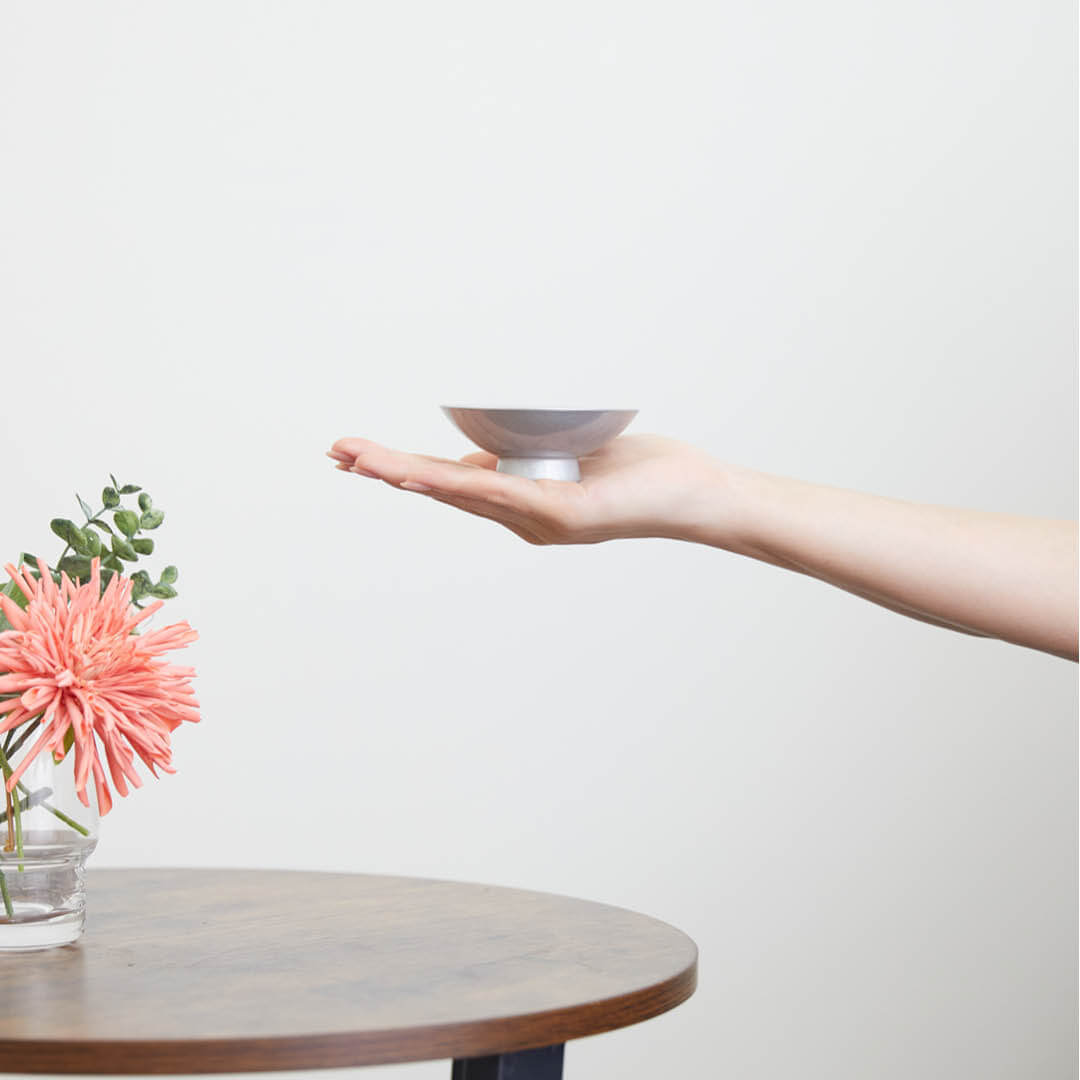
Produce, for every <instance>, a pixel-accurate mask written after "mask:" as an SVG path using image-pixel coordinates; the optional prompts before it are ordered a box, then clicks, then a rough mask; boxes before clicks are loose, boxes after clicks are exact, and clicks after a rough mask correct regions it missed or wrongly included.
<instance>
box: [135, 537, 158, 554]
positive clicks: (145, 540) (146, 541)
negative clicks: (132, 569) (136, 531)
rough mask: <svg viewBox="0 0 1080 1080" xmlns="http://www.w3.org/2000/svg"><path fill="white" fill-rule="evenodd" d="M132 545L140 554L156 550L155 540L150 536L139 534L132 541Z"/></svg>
mask: <svg viewBox="0 0 1080 1080" xmlns="http://www.w3.org/2000/svg"><path fill="white" fill-rule="evenodd" d="M131 546H132V547H133V548H134V549H135V550H136V551H137V552H138V553H139V554H140V555H149V554H151V553H152V552H153V550H154V541H153V540H151V539H150V537H149V536H138V537H136V538H135V539H134V540H132V541H131Z"/></svg>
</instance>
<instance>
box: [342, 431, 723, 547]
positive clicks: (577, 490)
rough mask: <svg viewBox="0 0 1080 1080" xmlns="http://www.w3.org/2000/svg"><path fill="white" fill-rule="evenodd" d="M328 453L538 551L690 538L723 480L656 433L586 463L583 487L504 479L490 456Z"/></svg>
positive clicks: (375, 450) (701, 457)
mask: <svg viewBox="0 0 1080 1080" xmlns="http://www.w3.org/2000/svg"><path fill="white" fill-rule="evenodd" d="M329 454H330V457H332V458H333V459H334V460H335V461H336V462H337V463H338V468H339V469H342V470H343V471H347V472H353V473H356V474H358V475H360V476H367V477H371V478H373V479H377V480H382V481H384V482H385V483H387V484H390V485H392V486H393V487H397V488H401V489H403V490H406V491H414V492H420V493H421V494H423V495H425V496H427V497H429V498H432V499H435V500H437V501H439V502H443V503H447V504H448V505H450V506H456V507H457V508H458V509H460V510H465V511H466V512H468V513H470V514H475V515H477V516H478V517H485V518H489V519H490V520H492V521H497V522H498V523H499V524H500V525H504V526H505V527H506V528H508V529H510V530H511V531H512V532H515V533H517V535H518V536H520V537H521V538H522V539H524V540H527V541H528V542H529V543H530V544H591V543H598V542H599V541H601V540H612V539H616V538H620V537H631V536H672V537H686V536H687V535H688V533H690V532H692V529H693V526H694V522H695V519H696V518H697V516H698V514H697V507H696V503H697V500H698V498H699V496H698V494H697V493H698V492H700V491H702V490H703V489H704V488H705V487H706V486H707V485H706V484H704V483H703V481H704V480H706V479H708V478H712V479H713V480H715V478H716V477H717V475H718V474H719V472H720V467H719V466H718V464H717V463H716V462H715V461H713V460H712V459H711V458H710V457H708V456H707V455H706V454H704V453H702V452H701V451H700V450H696V449H695V448H694V447H691V446H687V445H686V444H685V443H680V442H677V441H676V440H674V439H666V438H662V437H660V436H657V435H624V436H622V437H621V438H618V439H615V440H613V441H612V442H610V443H608V445H607V446H605V447H603V448H602V449H601V450H599V451H597V453H595V454H592V455H590V456H588V457H585V458H582V459H581V481H580V482H579V483H576V484H575V483H567V482H565V481H561V480H528V479H525V478H524V477H520V476H509V475H506V474H505V473H500V472H496V471H495V466H496V464H497V459H496V458H495V456H494V455H493V454H488V453H486V452H480V453H475V454H469V455H468V456H466V457H464V458H462V459H461V461H450V460H447V459H445V458H437V457H428V456H426V455H423V454H406V453H402V452H400V451H397V450H391V449H389V448H387V447H384V446H380V445H379V444H378V443H373V442H370V441H368V440H367V439H358V438H346V439H339V440H338V441H337V442H336V443H334V445H333V448H332V449H331V450H330V451H329Z"/></svg>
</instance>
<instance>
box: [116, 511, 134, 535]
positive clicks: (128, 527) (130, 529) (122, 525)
mask: <svg viewBox="0 0 1080 1080" xmlns="http://www.w3.org/2000/svg"><path fill="white" fill-rule="evenodd" d="M113 521H114V522H115V524H116V527H117V528H118V529H119V530H120V531H121V532H122V533H123V534H124V535H125V536H127V537H132V536H134V535H135V534H136V533H137V532H138V531H139V515H138V514H136V513H135V511H134V510H117V511H116V513H115V514H113Z"/></svg>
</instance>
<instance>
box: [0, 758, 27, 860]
mask: <svg viewBox="0 0 1080 1080" xmlns="http://www.w3.org/2000/svg"><path fill="white" fill-rule="evenodd" d="M0 770H3V773H4V790H5V791H6V792H7V806H8V840H7V844H6V845H5V846H4V850H5V851H12V850H14V851H15V852H16V853H17V854H18V856H19V858H20V859H21V858H22V857H23V842H22V808H21V806H20V805H19V803H20V801H21V800H20V799H19V798H18V797H17V796H16V798H14V799H13V798H12V797H11V792H10V791H8V790H7V781H8V780H10V779H11V765H10V764H8V759H7V754H5V753H4V751H3V750H0ZM13 820H14V823H15V837H14V843H13V842H12V835H11V832H12V829H11V826H12V821H13ZM24 869H25V867H24V866H23V864H22V863H21V862H20V863H19V873H20V874H21V873H22V872H23V870H24Z"/></svg>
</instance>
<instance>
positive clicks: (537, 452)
mask: <svg viewBox="0 0 1080 1080" xmlns="http://www.w3.org/2000/svg"><path fill="white" fill-rule="evenodd" d="M443 412H444V413H446V415H447V416H448V417H449V418H450V421H451V422H452V423H453V424H454V425H455V426H456V427H457V428H458V429H459V430H460V431H461V432H462V434H464V435H466V436H467V437H468V438H470V439H472V441H473V442H474V443H476V445H477V446H479V447H480V449H481V450H487V451H488V452H489V453H491V454H494V455H495V456H496V457H497V458H498V459H499V465H498V471H499V472H504V473H511V474H512V475H514V476H527V477H529V478H530V479H533V480H569V481H576V480H580V479H581V472H580V470H579V468H578V458H579V457H583V456H584V455H585V454H591V453H593V452H594V451H596V450H599V449H600V447H601V446H603V445H604V444H605V443H608V442H610V441H611V440H612V439H614V438H615V436H616V435H618V434H619V433H620V432H621V431H622V430H623V429H624V428H625V427H626V426H627V424H629V423H630V421H631V420H633V419H634V417H635V416H637V409H470V408H459V407H457V406H454V405H444V406H443Z"/></svg>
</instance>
